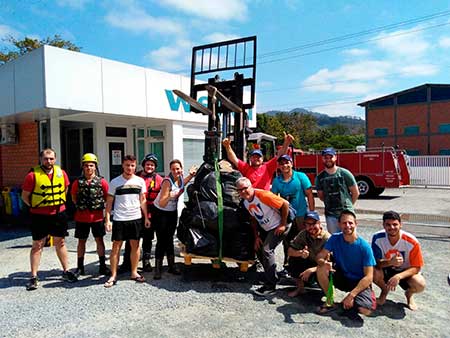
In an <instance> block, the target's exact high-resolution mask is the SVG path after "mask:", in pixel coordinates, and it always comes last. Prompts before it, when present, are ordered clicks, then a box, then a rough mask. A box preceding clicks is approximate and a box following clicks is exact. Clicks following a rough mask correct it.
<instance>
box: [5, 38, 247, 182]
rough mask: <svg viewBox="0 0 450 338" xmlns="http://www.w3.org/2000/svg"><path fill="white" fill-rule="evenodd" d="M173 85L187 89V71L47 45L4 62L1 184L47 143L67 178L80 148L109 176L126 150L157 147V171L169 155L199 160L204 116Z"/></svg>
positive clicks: (18, 177) (17, 176)
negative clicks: (192, 109)
mask: <svg viewBox="0 0 450 338" xmlns="http://www.w3.org/2000/svg"><path fill="white" fill-rule="evenodd" d="M173 89H179V90H181V91H183V92H185V93H189V92H190V79H189V78H187V77H183V76H181V75H175V74H170V73H166V72H160V71H156V70H152V69H148V68H143V67H137V66H134V65H130V64H125V63H121V62H117V61H113V60H108V59H104V58H99V57H96V56H91V55H87V54H83V53H77V52H71V51H68V50H64V49H59V48H55V47H51V46H44V47H42V48H39V49H37V50H34V51H32V52H30V53H28V54H26V55H24V56H22V57H20V58H18V59H16V60H14V61H11V62H8V63H6V64H4V65H3V66H1V67H0V127H1V128H0V130H1V132H2V134H1V138H0V139H1V142H0V144H1V145H0V186H14V185H19V184H21V183H22V181H23V178H24V177H25V175H26V173H27V172H28V170H29V169H30V168H31V167H32V166H34V165H36V164H37V163H38V161H39V157H38V154H39V151H40V149H43V148H45V147H52V148H53V149H55V150H56V152H57V163H58V164H60V165H61V166H62V167H63V168H64V169H65V170H66V171H67V172H68V174H69V176H70V177H71V178H74V177H77V176H79V175H80V173H81V170H80V158H81V156H82V154H83V153H86V152H94V153H95V154H96V155H97V156H98V158H99V170H100V174H101V175H102V176H104V177H105V178H106V179H107V180H110V179H112V178H114V177H115V176H117V175H119V174H120V173H121V160H122V157H123V156H124V155H125V154H134V155H136V156H137V158H138V161H139V162H140V160H141V159H142V158H143V157H144V156H145V154H146V153H149V152H154V153H156V154H157V155H158V157H159V158H160V162H161V164H160V165H159V166H158V171H159V172H160V173H167V172H168V163H169V162H170V161H171V160H172V159H174V158H178V159H180V160H181V161H182V162H183V163H184V167H185V168H189V167H190V165H191V164H194V163H195V164H198V165H199V164H201V163H202V156H203V151H204V130H205V129H207V117H206V116H203V115H201V114H195V113H192V112H190V106H189V105H188V104H187V103H186V102H185V101H183V100H182V99H180V98H179V97H177V96H176V95H174V94H173V93H172V90H173ZM199 102H201V103H206V102H207V97H202V98H200V99H199ZM249 119H250V123H251V124H252V123H253V124H256V117H255V118H253V117H252V116H251V114H250V116H249Z"/></svg>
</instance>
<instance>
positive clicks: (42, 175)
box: [22, 148, 77, 291]
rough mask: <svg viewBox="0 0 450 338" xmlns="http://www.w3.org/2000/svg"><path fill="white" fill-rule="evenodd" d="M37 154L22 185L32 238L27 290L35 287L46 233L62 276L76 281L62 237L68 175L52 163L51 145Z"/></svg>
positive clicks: (69, 280)
mask: <svg viewBox="0 0 450 338" xmlns="http://www.w3.org/2000/svg"><path fill="white" fill-rule="evenodd" d="M39 157H40V163H41V164H40V165H38V166H36V167H34V168H32V169H31V170H30V172H29V173H28V174H27V176H26V177H25V181H24V183H23V186H22V200H23V202H24V203H25V204H26V205H28V206H29V207H30V213H31V235H32V238H33V244H32V247H31V253H30V265H31V278H30V280H29V282H28V284H27V290H29V291H30V290H36V289H37V287H38V282H39V279H38V276H37V272H38V269H39V263H40V261H41V255H42V250H43V248H44V245H45V241H46V239H47V236H48V235H51V236H53V238H54V244H55V250H56V254H57V256H58V258H59V261H60V262H61V266H62V268H63V274H62V277H63V279H64V280H65V281H67V282H71V283H72V282H76V281H77V277H76V276H75V274H74V273H73V272H71V271H69V263H68V258H67V249H66V245H65V241H64V237H65V236H66V232H67V215H66V212H65V210H66V207H65V202H66V194H67V188H68V186H69V178H68V177H67V174H66V173H65V171H64V170H62V169H61V168H60V167H59V166H57V165H55V162H56V153H55V151H54V150H53V149H51V148H47V149H44V150H42V151H41V153H40V155H39Z"/></svg>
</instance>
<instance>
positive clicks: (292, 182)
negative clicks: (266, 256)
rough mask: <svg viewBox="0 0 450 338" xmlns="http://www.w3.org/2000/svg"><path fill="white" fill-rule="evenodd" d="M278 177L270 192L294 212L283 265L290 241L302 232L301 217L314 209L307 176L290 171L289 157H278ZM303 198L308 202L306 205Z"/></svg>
mask: <svg viewBox="0 0 450 338" xmlns="http://www.w3.org/2000/svg"><path fill="white" fill-rule="evenodd" d="M278 169H279V170H280V175H278V176H277V177H275V178H274V180H273V182H272V192H273V193H274V194H279V195H280V196H281V197H282V198H284V199H285V200H287V201H288V202H289V203H290V204H291V206H292V207H293V208H294V209H295V211H296V215H297V216H296V218H295V221H294V222H293V224H292V227H291V229H290V230H289V233H288V234H287V235H286V238H285V239H284V241H283V248H284V265H285V266H286V265H287V263H288V254H287V252H288V248H289V243H290V242H291V240H292V239H293V238H294V237H295V236H297V234H298V233H299V232H300V230H303V229H304V227H303V217H304V215H305V214H306V212H307V211H308V210H314V209H315V203H314V195H313V192H312V187H311V182H310V181H309V178H308V176H306V175H305V174H304V173H302V172H299V171H294V170H293V169H292V158H291V157H290V156H289V155H287V154H286V155H281V156H280V157H278ZM305 196H306V198H307V200H308V204H307V203H306V200H305Z"/></svg>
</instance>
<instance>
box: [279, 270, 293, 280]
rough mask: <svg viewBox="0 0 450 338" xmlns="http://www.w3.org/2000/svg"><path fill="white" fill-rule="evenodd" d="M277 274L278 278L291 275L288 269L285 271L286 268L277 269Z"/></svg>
mask: <svg viewBox="0 0 450 338" xmlns="http://www.w3.org/2000/svg"><path fill="white" fill-rule="evenodd" d="M277 276H278V278H290V277H291V275H290V274H289V271H287V270H286V269H283V270H281V271H278V272H277Z"/></svg>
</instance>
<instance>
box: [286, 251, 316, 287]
mask: <svg viewBox="0 0 450 338" xmlns="http://www.w3.org/2000/svg"><path fill="white" fill-rule="evenodd" d="M315 266H317V264H316V263H315V262H312V261H310V260H309V259H304V258H301V257H289V264H288V266H287V270H288V271H289V274H290V275H291V276H292V277H293V278H299V276H300V274H301V273H302V272H303V271H305V270H306V269H309V268H313V267H315ZM315 277H316V274H315V273H313V274H311V276H310V277H309V280H308V283H310V284H312V283H314V282H315V281H316V278H315Z"/></svg>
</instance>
